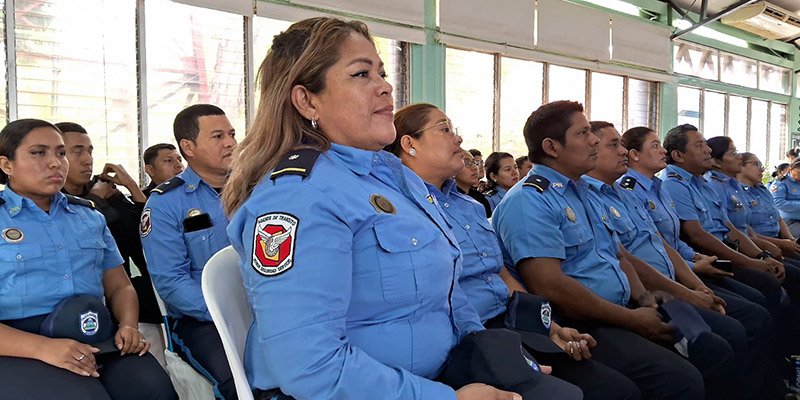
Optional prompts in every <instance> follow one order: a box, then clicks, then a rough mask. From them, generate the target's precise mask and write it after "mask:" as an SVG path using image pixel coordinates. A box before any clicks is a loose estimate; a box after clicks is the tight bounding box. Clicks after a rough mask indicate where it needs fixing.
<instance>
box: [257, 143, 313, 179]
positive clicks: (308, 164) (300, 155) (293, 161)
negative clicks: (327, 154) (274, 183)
mask: <svg viewBox="0 0 800 400" xmlns="http://www.w3.org/2000/svg"><path fill="white" fill-rule="evenodd" d="M319 155H320V151H319V150H316V149H299V150H292V151H290V152H288V153H286V155H285V156H284V157H283V159H282V160H281V161H279V162H278V165H276V166H275V169H274V170H273V171H272V173H271V174H270V175H269V178H270V179H272V180H275V178H277V177H279V176H281V175H302V176H303V178H307V177H308V174H310V173H311V168H313V167H314V164H315V163H316V162H317V157H319Z"/></svg>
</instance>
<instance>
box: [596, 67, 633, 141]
mask: <svg viewBox="0 0 800 400" xmlns="http://www.w3.org/2000/svg"><path fill="white" fill-rule="evenodd" d="M591 82H592V97H591V99H592V100H591V101H592V104H591V108H590V111H591V116H590V117H589V119H590V120H592V121H607V122H611V123H612V124H614V127H616V128H617V130H619V131H620V132H623V131H624V128H625V127H624V126H623V125H622V103H623V101H622V99H623V96H622V95H623V86H624V78H622V77H621V76H616V75H607V74H601V73H598V72H592V81H591Z"/></svg>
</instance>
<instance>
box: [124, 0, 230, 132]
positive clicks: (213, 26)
mask: <svg viewBox="0 0 800 400" xmlns="http://www.w3.org/2000/svg"><path fill="white" fill-rule="evenodd" d="M115 3H116V2H115ZM145 12H146V18H145V20H146V29H147V103H148V107H149V110H148V124H147V132H148V143H149V144H151V145H152V144H155V143H159V142H166V143H174V142H175V139H174V136H173V134H172V122H173V121H174V119H175V115H176V114H177V113H178V112H179V111H180V110H182V109H184V108H186V107H188V106H190V105H192V104H198V103H210V104H214V105H216V106H219V107H220V108H222V109H223V110H224V111H225V114H227V116H228V119H230V121H231V124H233V127H234V128H235V129H236V131H237V132H239V133H240V134H244V132H245V98H244V19H243V17H242V16H240V15H235V14H230V13H225V12H221V11H215V10H210V9H205V8H199V7H193V6H187V5H183V4H177V3H172V2H169V1H166V0H148V1H147V2H146V4H145Z"/></svg>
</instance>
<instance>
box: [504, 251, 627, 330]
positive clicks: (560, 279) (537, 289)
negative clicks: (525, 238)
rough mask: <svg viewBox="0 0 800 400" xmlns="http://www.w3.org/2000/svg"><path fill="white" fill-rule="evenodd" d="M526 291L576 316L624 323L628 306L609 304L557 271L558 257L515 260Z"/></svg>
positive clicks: (577, 317)
mask: <svg viewBox="0 0 800 400" xmlns="http://www.w3.org/2000/svg"><path fill="white" fill-rule="evenodd" d="M517 268H518V270H519V271H520V274H521V275H522V280H523V282H524V283H525V285H526V286H527V287H528V289H529V291H531V292H532V293H536V294H538V295H540V296H544V297H546V298H547V299H549V300H550V302H551V303H553V304H554V305H556V306H558V307H559V310H560V311H561V312H563V313H564V314H565V315H566V316H568V317H570V318H574V319H578V320H590V321H600V322H604V323H608V324H611V325H617V326H627V325H624V324H627V323H628V314H629V312H630V310H628V309H627V308H625V307H622V306H619V305H616V304H613V303H611V302H608V301H606V300H605V299H603V298H601V297H600V296H598V295H596V294H595V293H594V292H592V291H591V290H589V289H587V288H586V287H585V286H583V285H582V284H581V283H580V282H578V281H576V280H575V279H572V278H570V277H568V276H566V275H564V273H563V272H562V271H561V260H558V259H552V258H536V259H532V258H529V259H525V260H523V261H520V263H519V264H517Z"/></svg>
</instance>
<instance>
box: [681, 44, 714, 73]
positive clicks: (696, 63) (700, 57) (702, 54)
mask: <svg viewBox="0 0 800 400" xmlns="http://www.w3.org/2000/svg"><path fill="white" fill-rule="evenodd" d="M673 54H674V55H675V58H674V60H673V63H672V65H673V69H674V70H675V72H677V73H679V74H685V75H694V76H697V77H700V78H705V79H713V80H717V79H718V78H719V76H718V69H717V63H718V62H719V55H718V54H717V51H716V50H714V49H709V48H706V47H701V46H696V45H693V44H689V43H684V42H678V43H676V44H675V51H674V52H673Z"/></svg>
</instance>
